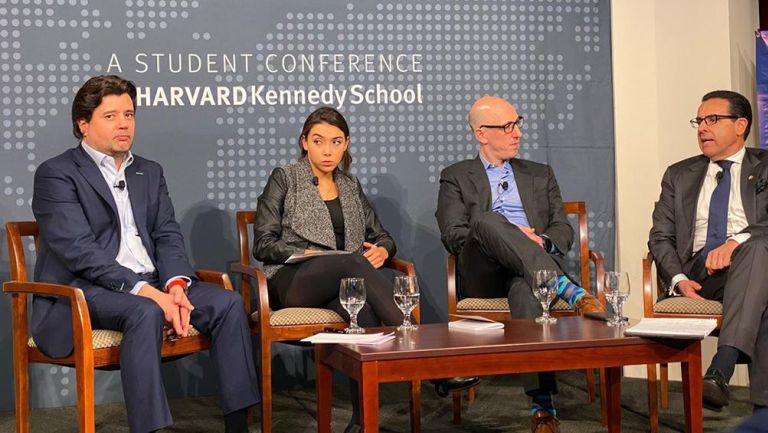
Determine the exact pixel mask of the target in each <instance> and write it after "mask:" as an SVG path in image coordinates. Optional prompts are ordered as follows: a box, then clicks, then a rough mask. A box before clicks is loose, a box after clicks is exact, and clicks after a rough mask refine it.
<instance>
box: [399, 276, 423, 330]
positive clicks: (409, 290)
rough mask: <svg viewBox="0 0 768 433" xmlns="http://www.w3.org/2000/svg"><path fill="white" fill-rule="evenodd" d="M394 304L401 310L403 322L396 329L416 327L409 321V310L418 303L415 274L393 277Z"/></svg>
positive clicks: (417, 286) (417, 284) (417, 287)
mask: <svg viewBox="0 0 768 433" xmlns="http://www.w3.org/2000/svg"><path fill="white" fill-rule="evenodd" d="M395 304H397V308H399V309H400V311H402V312H403V324H402V325H400V326H399V327H398V328H397V329H398V330H409V329H416V325H414V324H413V323H411V311H413V309H414V308H416V306H417V305H419V282H418V280H417V279H416V276H415V275H414V276H409V275H398V276H396V277H395Z"/></svg>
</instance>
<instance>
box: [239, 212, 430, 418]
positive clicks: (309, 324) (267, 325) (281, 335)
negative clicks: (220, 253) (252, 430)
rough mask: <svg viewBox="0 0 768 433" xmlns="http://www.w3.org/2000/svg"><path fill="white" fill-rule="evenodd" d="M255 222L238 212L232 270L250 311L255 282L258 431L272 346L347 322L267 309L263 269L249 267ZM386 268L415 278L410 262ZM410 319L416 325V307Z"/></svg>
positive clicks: (266, 413)
mask: <svg viewBox="0 0 768 433" xmlns="http://www.w3.org/2000/svg"><path fill="white" fill-rule="evenodd" d="M255 222H256V211H238V212H237V235H238V238H239V241H240V262H239V263H235V264H233V265H232V267H231V270H232V271H233V272H237V273H239V274H240V293H241V295H242V297H243V301H244V302H245V308H246V311H248V312H249V313H250V312H251V311H252V309H251V280H252V279H253V280H255V281H256V290H257V293H256V296H257V299H258V305H257V307H256V311H254V312H253V313H252V314H251V316H250V317H251V332H252V333H253V334H254V335H256V334H258V335H259V340H260V342H261V359H260V367H261V368H260V371H261V373H260V374H261V431H262V433H270V432H271V431H272V343H273V342H280V341H296V340H301V339H302V338H305V337H309V336H311V335H314V334H316V333H318V332H321V331H322V330H323V329H326V328H333V329H344V328H346V327H347V323H346V322H345V321H344V319H342V318H341V316H339V315H338V314H337V313H336V312H335V311H333V310H327V309H324V308H282V309H279V310H272V309H271V308H270V306H269V290H268V289H267V276H266V274H265V273H264V271H263V270H261V269H260V268H258V267H255V266H252V265H251V247H250V242H249V233H250V230H249V226H250V225H252V224H254V223H255ZM387 266H388V267H390V268H391V269H394V270H396V271H399V272H402V273H404V274H406V275H416V269H415V268H414V266H413V263H410V262H407V261H404V260H400V259H396V258H392V259H390V260H389V262H388V264H387ZM413 317H414V319H415V320H416V322H419V309H418V307H417V308H416V309H415V310H414V311H413ZM419 398H420V383H419V382H413V383H411V421H412V423H414V425H413V426H412V430H413V431H418V430H419V426H418V422H419V421H418V420H419V415H420V414H419V404H418V403H419Z"/></svg>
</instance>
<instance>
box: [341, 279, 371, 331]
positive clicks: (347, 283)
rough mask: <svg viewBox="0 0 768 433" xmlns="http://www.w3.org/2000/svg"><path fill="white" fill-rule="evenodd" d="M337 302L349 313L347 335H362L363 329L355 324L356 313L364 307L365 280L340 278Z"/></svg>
mask: <svg viewBox="0 0 768 433" xmlns="http://www.w3.org/2000/svg"><path fill="white" fill-rule="evenodd" d="M339 301H340V302H341V306H342V307H344V309H345V310H347V313H349V328H347V330H346V332H347V334H362V333H364V332H365V330H364V329H363V328H361V327H360V326H358V324H357V313H359V312H360V310H361V309H362V308H363V305H365V280H364V279H362V278H342V279H341V283H340V285H339Z"/></svg>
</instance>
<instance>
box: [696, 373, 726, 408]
mask: <svg viewBox="0 0 768 433" xmlns="http://www.w3.org/2000/svg"><path fill="white" fill-rule="evenodd" d="M702 394H703V396H704V407H705V408H707V409H713V410H720V409H722V408H723V406H728V400H729V399H730V392H729V391H728V384H727V383H726V382H725V377H723V374H722V373H720V371H719V370H709V371H707V374H705V375H704V379H702Z"/></svg>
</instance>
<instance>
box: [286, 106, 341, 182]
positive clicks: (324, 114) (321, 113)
mask: <svg viewBox="0 0 768 433" xmlns="http://www.w3.org/2000/svg"><path fill="white" fill-rule="evenodd" d="M320 123H326V124H328V125H331V126H335V127H337V128H339V129H341V132H343V133H344V138H345V139H349V125H347V119H345V118H344V116H342V115H341V113H339V112H338V111H337V110H336V109H334V108H331V107H320V108H318V109H317V110H315V111H313V112H312V114H310V115H309V116H307V120H305V121H304V126H303V127H302V128H301V135H300V136H299V149H301V156H300V157H299V158H304V157H305V156H307V151H306V150H304V146H303V145H302V144H301V140H306V139H307V135H309V131H311V130H312V127H313V126H315V125H317V124H320ZM351 164H352V155H350V154H349V147H347V150H345V151H344V155H343V156H342V157H341V162H340V163H339V165H340V166H341V170H342V171H348V170H349V166H350V165H351Z"/></svg>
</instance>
